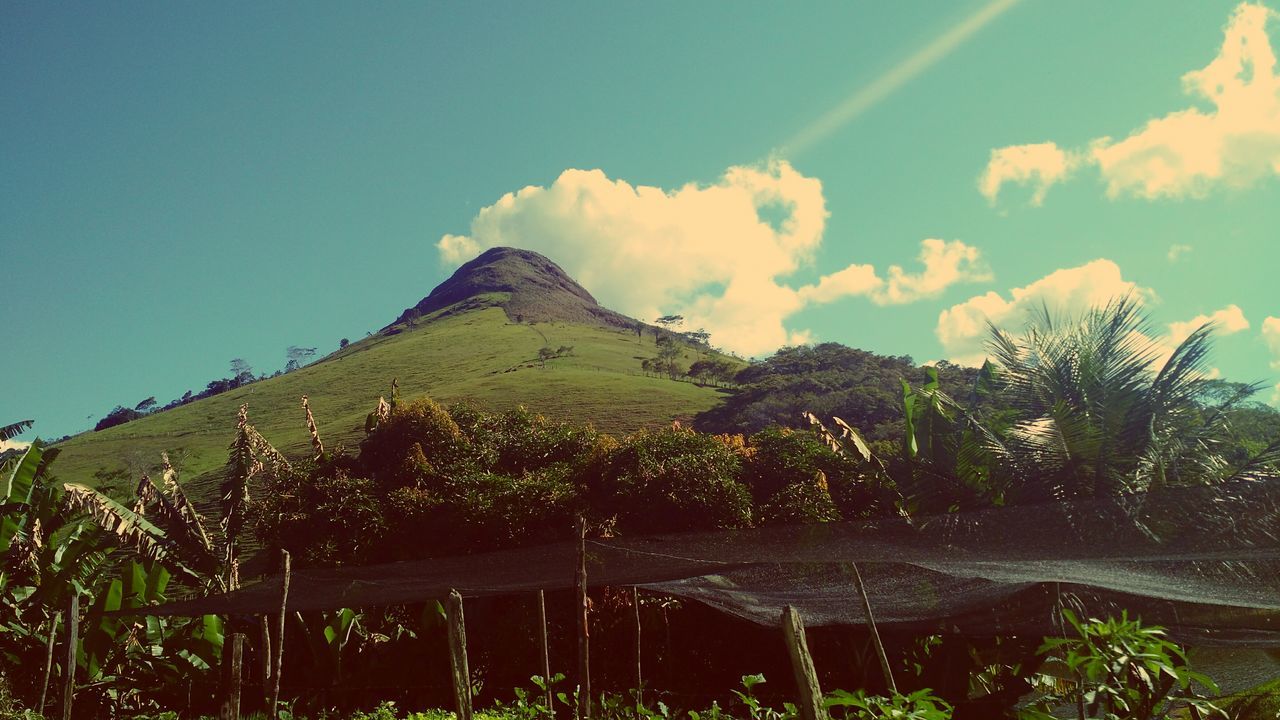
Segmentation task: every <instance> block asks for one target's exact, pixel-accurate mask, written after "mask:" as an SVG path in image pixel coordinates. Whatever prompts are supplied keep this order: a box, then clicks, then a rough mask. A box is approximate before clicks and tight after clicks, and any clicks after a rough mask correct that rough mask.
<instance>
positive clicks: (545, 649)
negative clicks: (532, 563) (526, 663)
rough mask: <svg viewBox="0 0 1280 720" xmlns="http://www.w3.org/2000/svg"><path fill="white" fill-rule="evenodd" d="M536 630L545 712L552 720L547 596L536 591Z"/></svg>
mask: <svg viewBox="0 0 1280 720" xmlns="http://www.w3.org/2000/svg"><path fill="white" fill-rule="evenodd" d="M538 622H539V625H538V629H539V635H540V636H541V638H542V680H543V682H545V683H546V685H547V689H546V692H545V693H543V695H544V702H545V703H546V704H547V712H548V713H550V715H551V718H552V720H555V717H556V706H555V704H554V701H555V698H554V697H552V694H551V644H550V643H549V642H548V640H547V594H546V593H545V592H544V591H542V590H539V591H538Z"/></svg>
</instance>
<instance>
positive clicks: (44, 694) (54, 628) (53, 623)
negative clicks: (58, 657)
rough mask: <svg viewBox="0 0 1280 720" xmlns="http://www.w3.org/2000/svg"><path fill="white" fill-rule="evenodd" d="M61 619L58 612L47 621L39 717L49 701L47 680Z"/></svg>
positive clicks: (37, 709) (49, 674)
mask: <svg viewBox="0 0 1280 720" xmlns="http://www.w3.org/2000/svg"><path fill="white" fill-rule="evenodd" d="M61 619H62V611H61V610H59V611H57V612H55V613H54V614H53V618H52V619H51V620H50V621H49V642H48V643H47V644H46V647H45V655H44V680H43V681H42V682H41V683H40V704H39V705H37V706H36V713H38V714H40V715H43V714H44V704H45V701H46V700H48V699H49V678H50V677H52V676H53V655H54V645H55V644H56V640H57V638H58V621H60V620H61Z"/></svg>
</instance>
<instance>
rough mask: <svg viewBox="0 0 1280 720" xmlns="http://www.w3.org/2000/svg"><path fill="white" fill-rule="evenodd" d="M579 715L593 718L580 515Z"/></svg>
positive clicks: (588, 606)
mask: <svg viewBox="0 0 1280 720" xmlns="http://www.w3.org/2000/svg"><path fill="white" fill-rule="evenodd" d="M575 584H576V585H577V594H578V609H577V615H578V717H579V720H591V628H590V626H589V617H588V616H589V613H590V611H591V600H590V598H588V597H587V520H586V518H584V517H581V516H579V517H578V572H577V582H576V583H575Z"/></svg>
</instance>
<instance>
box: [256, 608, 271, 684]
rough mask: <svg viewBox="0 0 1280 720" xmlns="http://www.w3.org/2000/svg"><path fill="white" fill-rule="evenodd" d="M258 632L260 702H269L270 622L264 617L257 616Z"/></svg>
mask: <svg viewBox="0 0 1280 720" xmlns="http://www.w3.org/2000/svg"><path fill="white" fill-rule="evenodd" d="M258 631H259V633H260V634H261V635H262V640H261V644H260V646H259V647H258V673H259V675H260V676H261V679H262V682H261V686H262V702H264V703H267V702H270V701H271V658H272V655H271V621H270V620H268V619H267V616H266V615H259V616H258Z"/></svg>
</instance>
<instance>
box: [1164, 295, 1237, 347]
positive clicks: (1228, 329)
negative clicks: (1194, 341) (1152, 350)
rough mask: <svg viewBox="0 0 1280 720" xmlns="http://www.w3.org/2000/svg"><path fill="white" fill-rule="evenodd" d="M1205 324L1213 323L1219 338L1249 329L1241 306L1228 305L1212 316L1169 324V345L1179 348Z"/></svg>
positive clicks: (1197, 317) (1199, 316)
mask: <svg viewBox="0 0 1280 720" xmlns="http://www.w3.org/2000/svg"><path fill="white" fill-rule="evenodd" d="M1205 323H1213V324H1214V329H1213V333H1214V335H1219V336H1220V335H1232V334H1234V333H1238V332H1240V331H1241V330H1248V329H1249V321H1248V320H1246V319H1245V317H1244V311H1243V310H1241V309H1240V306H1239V305H1228V306H1226V307H1224V308H1222V309H1221V310H1217V311H1215V312H1213V313H1212V314H1210V315H1197V316H1195V317H1193V318H1191V319H1190V320H1185V321H1182V322H1172V323H1169V336H1168V342H1169V344H1170V345H1171V346H1172V347H1177V346H1178V345H1180V344H1181V343H1182V341H1183V340H1186V339H1187V338H1188V337H1190V335H1191V333H1193V332H1195V331H1196V330H1197V329H1199V327H1200V326H1201V325H1204V324H1205Z"/></svg>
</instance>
